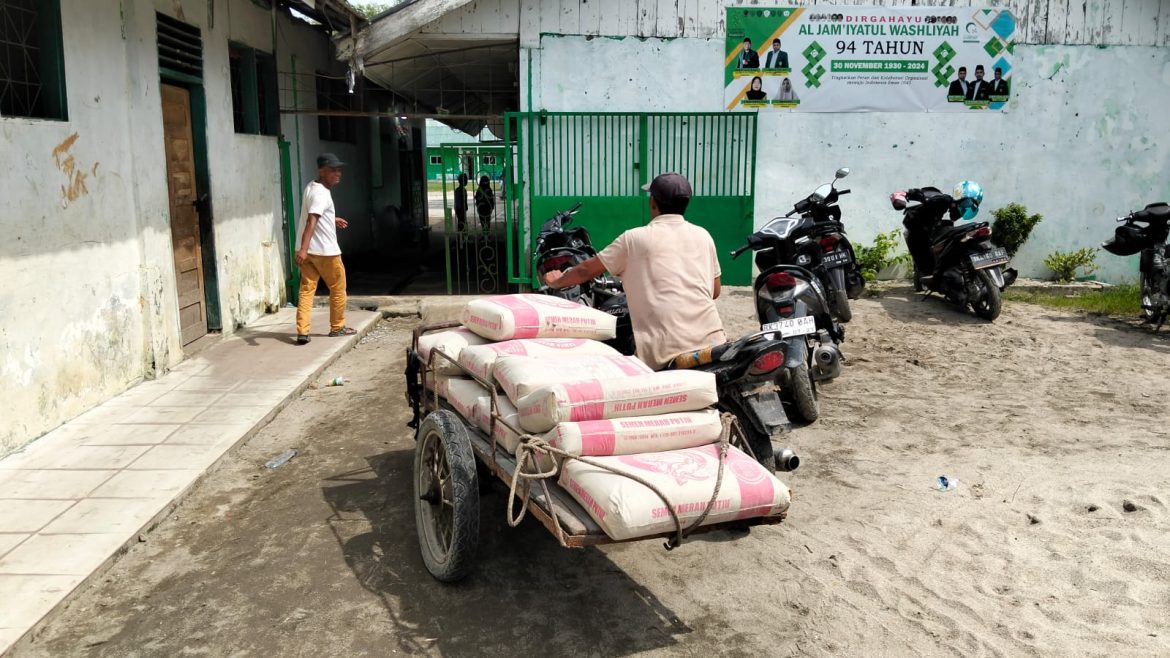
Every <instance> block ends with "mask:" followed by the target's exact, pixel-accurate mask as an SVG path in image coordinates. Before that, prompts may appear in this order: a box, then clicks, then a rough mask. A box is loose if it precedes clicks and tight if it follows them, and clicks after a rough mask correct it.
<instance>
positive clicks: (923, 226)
mask: <svg viewBox="0 0 1170 658" xmlns="http://www.w3.org/2000/svg"><path fill="white" fill-rule="evenodd" d="M982 201H983V188H981V187H980V186H979V184H978V183H975V182H972V181H963V182H961V183H959V184H958V185H957V186H955V190H954V193H952V194H944V193H943V192H941V191H939V190H938V188H934V187H923V188H920V189H912V190H908V191H905V192H895V193H893V194H891V195H890V202H891V204H892V205H893V206H894V209H895V210H902V211H903V214H904V215H905V217H904V218H903V220H902V224H903V225H904V226H905V227H906V230H905V232H904V235H905V238H906V247H907V248H908V249H909V250H910V256H911V257H912V258H913V260H914V290H916V291H919V292H921V291H922V290H928V291H930V292H937V293H939V294H941V295H943V296H944V297H946V298H947V299H948V300H949V301H951V302H952V303H954V304H955V305H957V306H958V307H959V308H963V309H965V308H966V307H967V305H970V306H971V309H972V310H973V311H974V312H975V315H977V316H979V317H981V318H983V319H984V320H987V321H989V322H990V321H992V320H995V319H996V318H997V317H999V312H1000V310H1001V309H1002V305H1003V302H1002V300H1001V298H1000V293H1001V292H1002V291H1003V289H1004V288H1007V287H1008V286H1010V285H1011V284H1012V283H1014V282H1015V280H1016V271H1015V270H1014V269H1011V268H1008V269H1004V268H1003V267H1002V266H1003V265H1006V264H1007V263H1008V262H1009V261H1010V260H1011V259H1010V258H1009V257H1008V254H1007V250H1006V249H1004V248H1003V247H996V246H995V245H993V244H992V243H991V240H990V238H991V227H990V226H989V225H988V224H987V222H968V221H963V222H962V223H960V224H957V225H956V222H958V221H960V220H970V219H974V218H975V216H976V215H977V214H979V204H980V203H982ZM909 202H914V203H913V205H910V203H909Z"/></svg>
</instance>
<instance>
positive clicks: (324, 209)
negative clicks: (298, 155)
mask: <svg viewBox="0 0 1170 658" xmlns="http://www.w3.org/2000/svg"><path fill="white" fill-rule="evenodd" d="M343 166H345V163H344V162H342V161H341V160H339V159H337V156H336V155H333V154H332V153H322V154H321V155H319V156H317V180H315V181H313V182H311V183H309V185H308V187H306V188H305V196H304V198H303V199H302V200H301V216H300V218H299V219H298V220H297V235H298V240H297V244H298V245H300V246H299V247H298V248H297V255H296V261H297V265H298V266H300V268H301V293H300V299H298V300H297V345H304V344H305V343H308V342H309V323H310V319H311V314H312V312H313V296H314V295H316V294H317V281H319V280H322V279H323V280H324V281H325V285H326V286H327V287H328V288H329V335H330V336H352V335H353V334H355V333H357V332H356V331H355V330H354V329H352V328H350V327H347V326H345V266H344V265H342V263H341V247H339V246H338V244H337V229H339V228H345V227H347V226H349V222H347V221H345V220H344V219H342V218H340V217H338V216H337V212H336V211H335V210H334V208H333V194H332V193H331V192H330V190H332V189H333V188H335V187H337V184H338V183H340V182H341V168H342V167H343Z"/></svg>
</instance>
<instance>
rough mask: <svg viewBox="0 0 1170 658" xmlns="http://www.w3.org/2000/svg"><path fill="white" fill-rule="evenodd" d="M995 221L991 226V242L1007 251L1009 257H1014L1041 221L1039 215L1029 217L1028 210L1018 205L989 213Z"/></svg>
mask: <svg viewBox="0 0 1170 658" xmlns="http://www.w3.org/2000/svg"><path fill="white" fill-rule="evenodd" d="M991 216H992V217H995V221H994V222H992V224H991V241H992V242H994V243H995V244H997V245H999V246H1001V247H1003V248H1004V249H1007V252H1008V255H1009V256H1015V255H1016V252H1017V251H1019V250H1020V247H1022V246H1024V243H1025V242H1027V241H1028V236H1030V235H1032V229H1034V228H1036V225H1037V224H1039V223H1040V220H1041V219H1043V217H1042V216H1040V215H1039V214H1036V215H1029V214H1028V209H1027V208H1025V207H1024V206H1023V205H1021V204H1018V203H1009V204H1007V205H1006V206H1004V207H1002V208H1000V209H998V210H993V211H991Z"/></svg>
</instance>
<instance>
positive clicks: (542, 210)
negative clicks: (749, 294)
mask: <svg viewBox="0 0 1170 658" xmlns="http://www.w3.org/2000/svg"><path fill="white" fill-rule="evenodd" d="M513 139H515V142H516V147H515V148H514V149H509V150H508V152H507V156H508V162H507V171H510V172H515V175H514V181H515V183H516V185H515V187H517V188H522V189H520V190H519V192H520V193H519V194H518V196H517V204H516V207H515V211H514V212H512V208H510V207H509V208H508V210H509V213H508V215H507V217H506V234H507V235H508V236H509V237H510V238H512V239H510V240H509V241H508V243H507V246H508V253H507V261H508V264H509V267H508V280H509V282H512V283H531V284H535V283H536V281H535V279H534V274H533V272H532V256H531V250H532V245H533V241H534V240H535V235H536V232H537V230H539V227H540V225H541V224H542V223H543V222H544V221H545V220H546V219H548V218H549V217H551V216H552V215H553V214H555V213H556V212H558V211H560V210H563V209H566V208H568V207H570V206H572V205H573V204H574V203H577V202H578V201H580V202H581V204H582V205H581V211H580V213H578V214H577V216H576V217H575V218H574V222H575V223H577V224H579V225H581V226H584V227H586V228H588V229H589V234H590V236H591V237H592V239H593V244H594V246H596V247H597V248H598V249H601V248H602V247H604V246H605V245H607V244H609V242H610V241H612V240H613V239H614V238H616V237H617V236H618V235H620V234H621V233H622V232H623V231H625V230H627V229H630V228H633V227H636V226H641V225H644V224H646V223H647V222H648V221H649V220H650V208H649V204H648V201H647V193H646V192H644V191H643V190H642V189H641V186H642V185H644V184H646V183H648V182H649V181H651V180H653V178H654V177H655V176H657V175H658V174H660V173H664V172H669V171H674V172H678V173H680V174H682V175H684V176H686V177H687V179H689V180H690V181H691V186H692V187H693V189H694V197H693V198H692V200H691V204H690V207H689V208H688V209H687V213H686V216H687V219H688V220H689V221H691V222H693V223H695V224H698V225H699V226H702V227H704V228H706V229H707V230H708V231H709V232H710V233H711V237H712V238H714V240H715V246H716V248H717V250H718V252H719V262H720V266H721V268H722V270H723V282H724V283H725V284H728V285H748V284H750V283H751V271H752V270H751V262H750V259H746V258H741V259H740V260H738V261H732V260H731V257H730V255H729V252H730V251H731V250H733V249H734V248H736V247H738V246H739V245H741V244H743V241H744V238H746V237H747V236H748V234H750V233H751V232H752V229H753V223H754V210H753V206H754V196H755V170H756V114H755V113H754V112H750V113H749V112H736V113H689V114H687V113H634V112H631V113H620V112H597V113H581V112H516V113H509V114H508V115H507V116H506V117H505V121H504V141H505V142H506V143H511V142H512V140H513ZM522 183H523V184H522Z"/></svg>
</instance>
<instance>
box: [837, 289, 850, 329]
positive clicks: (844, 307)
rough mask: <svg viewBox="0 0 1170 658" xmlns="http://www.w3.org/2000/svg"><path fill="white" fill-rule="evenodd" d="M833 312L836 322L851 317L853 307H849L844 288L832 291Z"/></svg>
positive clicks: (845, 320)
mask: <svg viewBox="0 0 1170 658" xmlns="http://www.w3.org/2000/svg"><path fill="white" fill-rule="evenodd" d="M833 314H834V315H836V316H837V321H838V322H848V321H850V320H852V319H853V309H851V308H849V297H848V295H846V294H845V291H844V290H834V291H833Z"/></svg>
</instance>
